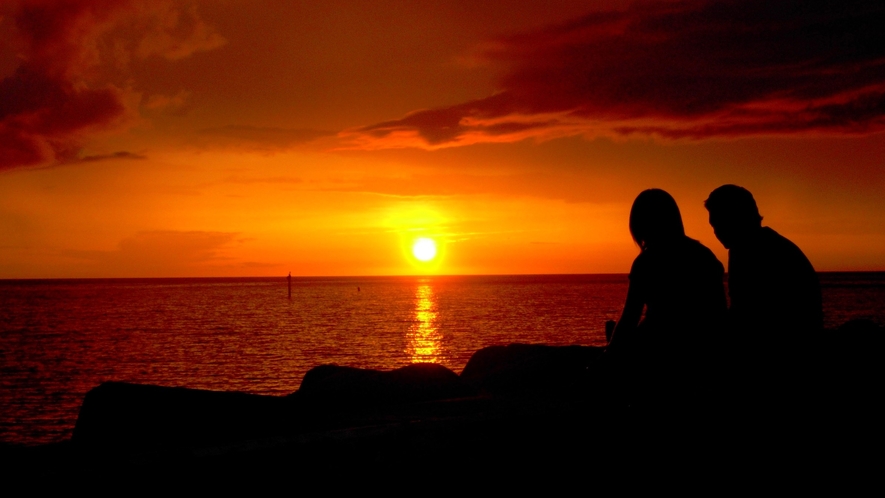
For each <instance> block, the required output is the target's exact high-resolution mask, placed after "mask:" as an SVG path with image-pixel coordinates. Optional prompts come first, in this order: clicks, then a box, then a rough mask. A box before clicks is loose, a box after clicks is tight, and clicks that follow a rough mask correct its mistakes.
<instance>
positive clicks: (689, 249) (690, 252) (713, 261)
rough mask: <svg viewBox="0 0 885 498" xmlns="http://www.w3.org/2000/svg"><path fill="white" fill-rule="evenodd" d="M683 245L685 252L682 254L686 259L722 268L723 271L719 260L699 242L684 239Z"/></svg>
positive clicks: (689, 238)
mask: <svg viewBox="0 0 885 498" xmlns="http://www.w3.org/2000/svg"><path fill="white" fill-rule="evenodd" d="M684 244H685V251H684V253H683V254H684V255H685V256H686V257H688V258H692V259H694V260H697V261H698V262H702V263H706V264H709V265H713V266H716V267H718V268H722V269H723V270H724V267H723V266H722V262H720V261H719V258H717V257H716V255H715V254H713V251H711V250H710V248H709V247H707V246H705V245H704V244H702V243H701V242H700V241H698V240H695V239H692V238H691V237H686V238H685V241H684Z"/></svg>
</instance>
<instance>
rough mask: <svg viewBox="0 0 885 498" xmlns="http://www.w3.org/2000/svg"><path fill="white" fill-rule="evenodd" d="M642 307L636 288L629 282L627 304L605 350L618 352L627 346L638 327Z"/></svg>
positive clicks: (642, 302) (640, 297) (641, 300)
mask: <svg viewBox="0 0 885 498" xmlns="http://www.w3.org/2000/svg"><path fill="white" fill-rule="evenodd" d="M644 306H645V302H644V300H643V299H642V296H641V293H640V292H639V290H638V289H637V286H636V285H634V284H633V282H630V287H629V288H628V289H627V302H626V303H625V304H624V311H623V312H621V319H620V320H618V324H617V325H615V331H614V333H613V334H612V339H611V341H609V344H608V348H606V349H607V350H610V349H612V348H614V350H618V349H619V348H625V347H628V346H627V344H628V343H629V342H630V339H631V338H632V336H633V333H634V332H635V330H636V327H637V325H639V319H640V318H642V308H643V307H644Z"/></svg>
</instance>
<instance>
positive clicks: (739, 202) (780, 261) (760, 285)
mask: <svg viewBox="0 0 885 498" xmlns="http://www.w3.org/2000/svg"><path fill="white" fill-rule="evenodd" d="M704 206H705V207H706V208H707V211H708V212H709V213H710V225H712V226H713V232H714V233H715V234H716V238H717V239H719V241H720V242H722V245H723V246H725V248H726V249H728V294H729V298H730V300H731V304H730V307H729V319H730V320H731V323H732V324H733V325H734V326H735V328H736V330H737V331H747V332H751V333H752V332H763V333H764V332H776V333H766V334H765V335H764V337H763V341H764V342H766V343H767V344H768V345H769V346H771V347H775V348H778V349H780V347H790V346H791V343H792V342H793V339H796V338H797V337H796V335H795V333H799V334H801V333H803V332H809V331H815V330H820V329H822V328H823V311H822V308H821V294H820V283H819V282H818V279H817V274H816V273H815V271H814V267H812V266H811V263H810V262H809V261H808V258H806V257H805V254H803V253H802V251H801V250H800V249H799V248H798V247H797V246H796V244H794V243H792V242H790V241H789V240H788V239H787V238H785V237H783V236H781V235H780V234H778V233H777V232H775V231H774V230H772V229H771V228H769V227H763V226H762V216H760V215H759V209H758V208H757V206H756V200H755V199H753V194H751V193H750V192H749V191H748V190H747V189H745V188H743V187H738V186H736V185H723V186H721V187H719V188H717V189H716V190H714V191H713V192H711V193H710V197H709V198H708V199H707V200H706V201H705V202H704ZM779 346H780V347H779Z"/></svg>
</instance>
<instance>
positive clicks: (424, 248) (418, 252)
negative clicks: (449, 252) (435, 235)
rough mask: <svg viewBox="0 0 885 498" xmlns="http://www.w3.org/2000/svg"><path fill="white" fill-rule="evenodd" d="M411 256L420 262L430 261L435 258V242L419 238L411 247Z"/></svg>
mask: <svg viewBox="0 0 885 498" xmlns="http://www.w3.org/2000/svg"><path fill="white" fill-rule="evenodd" d="M412 254H414V255H415V257H416V258H418V259H419V260H421V261H430V260H432V259H433V258H435V257H436V242H434V241H433V239H428V238H427V237H421V238H420V239H418V240H416V241H415V243H414V244H413V245H412Z"/></svg>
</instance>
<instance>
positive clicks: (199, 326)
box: [0, 273, 885, 444]
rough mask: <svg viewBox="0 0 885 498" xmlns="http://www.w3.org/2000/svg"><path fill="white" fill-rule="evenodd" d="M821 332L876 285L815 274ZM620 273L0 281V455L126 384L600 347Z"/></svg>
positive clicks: (260, 379)
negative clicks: (99, 391) (98, 389)
mask: <svg viewBox="0 0 885 498" xmlns="http://www.w3.org/2000/svg"><path fill="white" fill-rule="evenodd" d="M821 280H822V284H823V289H824V306H825V310H824V312H825V319H826V325H827V326H828V327H829V328H835V327H836V326H838V325H839V324H841V323H843V322H845V321H846V320H848V319H851V318H859V317H864V318H871V319H873V320H875V321H877V322H878V323H880V324H883V323H885V311H883V309H885V274H883V273H838V274H835V273H834V274H822V275H821ZM626 293H627V278H626V275H555V276H469V277H376V278H356V277H353V278H293V279H292V297H291V299H289V298H288V296H287V285H286V280H285V278H237V279H132V280H129V279H122V280H118V279H115V280H39V281H37V280H34V281H0V441H4V442H13V443H24V444H39V443H47V442H55V441H60V440H64V439H66V438H69V437H70V435H71V433H72V431H73V427H74V423H75V422H76V418H77V413H78V410H79V407H80V404H81V403H82V401H83V396H84V395H85V394H86V392H87V391H88V390H89V389H91V388H93V387H95V386H97V385H98V384H100V383H102V382H104V381H109V380H118V381H127V382H138V383H149V384H158V385H165V386H184V387H191V388H199V389H213V390H230V391H243V392H249V393H257V394H272V395H282V394H288V393H291V392H293V391H295V390H296V389H298V386H299V384H300V382H301V379H302V377H303V376H304V374H305V373H306V372H307V370H309V369H310V368H311V367H314V366H316V365H320V364H324V363H337V364H339V365H349V366H356V367H364V368H378V369H392V368H396V367H399V366H403V365H406V364H409V363H412V362H428V361H429V362H436V363H440V364H442V365H445V366H447V367H449V368H451V369H452V370H454V371H456V372H460V371H461V369H462V368H463V367H464V365H465V364H466V363H467V360H468V359H469V358H470V355H471V354H473V352H475V351H476V350H477V349H480V348H482V347H485V346H489V345H494V344H508V343H512V342H524V343H547V344H558V345H566V344H583V345H596V346H601V345H603V344H604V343H605V337H604V323H605V321H606V320H616V319H617V317H618V316H619V314H620V311H621V307H622V306H623V303H624V299H625V297H626Z"/></svg>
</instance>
